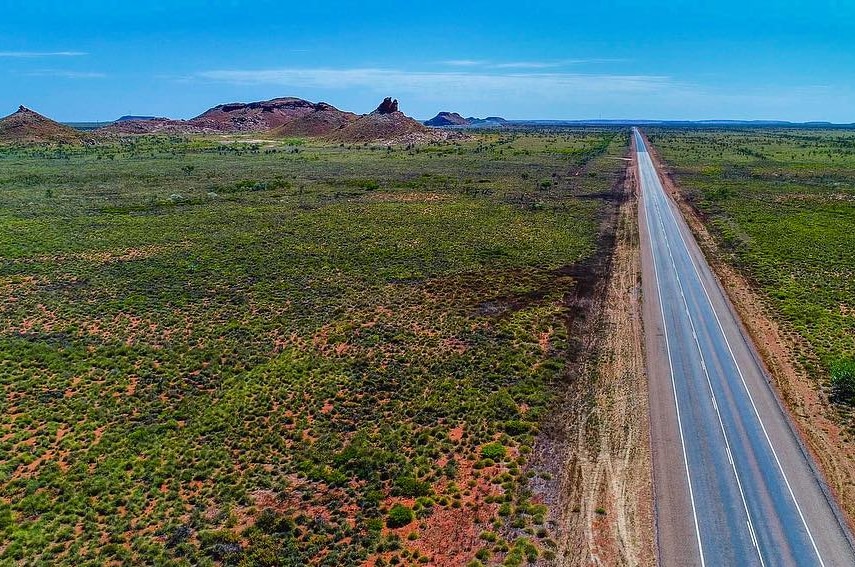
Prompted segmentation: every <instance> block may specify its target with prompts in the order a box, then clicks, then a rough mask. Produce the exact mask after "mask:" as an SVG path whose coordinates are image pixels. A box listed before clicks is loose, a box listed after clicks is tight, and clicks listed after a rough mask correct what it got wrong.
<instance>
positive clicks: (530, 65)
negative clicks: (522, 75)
mask: <svg viewBox="0 0 855 567" xmlns="http://www.w3.org/2000/svg"><path fill="white" fill-rule="evenodd" d="M571 63H575V61H574V62H571ZM571 63H565V62H558V61H556V62H546V61H512V62H510V63H497V64H495V65H491V67H493V68H494V69H550V68H555V67H562V66H564V65H569V64H571Z"/></svg>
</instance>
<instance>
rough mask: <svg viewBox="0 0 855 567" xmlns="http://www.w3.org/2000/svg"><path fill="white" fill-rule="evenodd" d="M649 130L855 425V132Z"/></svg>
mask: <svg viewBox="0 0 855 567" xmlns="http://www.w3.org/2000/svg"><path fill="white" fill-rule="evenodd" d="M646 131H647V133H648V135H649V137H650V140H651V142H653V144H654V145H655V147H656V148H657V150H658V151H659V152H660V154H661V155H662V158H663V159H664V160H665V161H666V162H667V163H668V164H669V166H671V167H672V168H673V171H674V174H675V177H676V178H677V181H678V183H679V185H680V187H681V188H682V189H684V190H685V193H686V196H687V198H688V199H689V201H690V202H691V203H692V204H693V206H694V207H695V208H696V209H697V210H698V211H699V212H700V213H701V214H702V216H703V218H704V219H705V221H706V224H707V226H708V227H709V228H710V229H711V231H712V233H713V235H714V237H715V238H716V239H717V241H718V243H719V245H720V247H721V249H722V250H723V251H725V253H726V254H727V257H728V260H729V261H730V262H731V263H733V264H734V265H736V266H737V267H738V268H740V270H741V271H742V272H743V273H744V274H746V275H747V276H748V277H749V278H750V279H751V280H752V281H753V282H754V283H755V284H756V286H757V287H758V289H760V290H761V291H762V292H763V294H764V296H765V297H766V298H767V299H768V301H769V303H770V305H771V306H772V307H773V309H774V311H775V312H776V313H777V315H778V316H779V317H780V319H781V320H783V321H785V322H786V324H787V325H788V326H789V327H790V328H792V329H793V330H794V331H795V332H796V333H798V335H799V337H801V338H802V339H804V341H806V344H807V346H808V348H806V349H803V350H802V351H800V352H799V353H798V358H799V360H798V362H799V363H800V364H801V365H802V366H803V367H804V368H805V369H806V370H808V372H809V373H811V374H812V375H813V376H814V378H816V379H817V380H820V381H821V382H822V384H824V387H825V388H826V389H827V391H828V393H829V397H830V398H831V399H832V400H834V401H836V402H838V403H839V404H840V407H839V409H840V410H841V412H842V414H844V415H847V414H849V419H850V420H851V418H852V416H851V410H849V409H848V408H847V405H848V406H851V405H852V404H853V403H855V393H853V392H855V385H853V384H855V379H853V378H852V376H853V368H855V286H853V282H855V272H853V269H855V230H853V229H855V131H852V130H843V129H840V130H820V129H798V130H796V129H759V128H752V129H744V130H735V129H728V130H715V129H710V130H702V129H692V130H655V129H647V130H646ZM850 425H851V422H850Z"/></svg>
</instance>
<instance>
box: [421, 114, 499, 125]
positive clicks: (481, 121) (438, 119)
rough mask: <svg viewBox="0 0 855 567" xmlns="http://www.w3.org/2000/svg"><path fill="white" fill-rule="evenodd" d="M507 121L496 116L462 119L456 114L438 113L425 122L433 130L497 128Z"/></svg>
mask: <svg viewBox="0 0 855 567" xmlns="http://www.w3.org/2000/svg"><path fill="white" fill-rule="evenodd" d="M506 122H507V120H505V119H504V118H500V117H498V116H488V117H487V118H475V117H473V116H470V117H469V118H463V117H462V116H461V115H460V114H458V113H456V112H440V113H439V114H437V115H436V116H434V117H433V118H431V119H430V120H426V121H425V125H426V126H432V127H434V128H443V127H447V126H499V125H502V124H505V123H506Z"/></svg>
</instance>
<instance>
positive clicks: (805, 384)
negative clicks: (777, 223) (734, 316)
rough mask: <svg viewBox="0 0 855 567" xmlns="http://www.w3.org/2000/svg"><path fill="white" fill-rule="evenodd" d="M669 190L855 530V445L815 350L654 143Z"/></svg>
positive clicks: (656, 161)
mask: <svg viewBox="0 0 855 567" xmlns="http://www.w3.org/2000/svg"><path fill="white" fill-rule="evenodd" d="M647 147H648V150H649V151H650V154H651V158H652V159H653V162H654V164H655V165H656V168H657V169H658V170H659V171H660V172H661V173H662V182H663V185H664V187H665V190H666V191H668V192H669V193H670V195H671V196H672V198H673V199H674V200H675V201H676V203H677V205H678V206H679V207H680V211H681V212H682V213H683V217H684V218H685V219H686V221H687V222H688V224H689V227H690V228H691V230H692V232H693V233H694V235H695V238H696V239H697V241H698V244H699V245H700V247H701V249H702V250H703V252H704V255H705V256H706V258H707V261H708V262H709V264H710V266H711V267H712V269H713V271H714V272H715V274H716V276H717V277H718V279H719V282H721V284H722V287H723V288H724V290H725V291H726V293H727V295H728V298H729V299H730V301H731V303H732V304H733V306H734V308H735V309H736V312H737V313H738V314H739V316H740V318H741V321H742V324H743V325H744V326H745V328H746V330H747V331H748V333H749V335H750V336H751V339H752V341H753V342H754V346H755V347H756V348H757V351H758V353H759V354H760V356H761V358H762V360H763V363H764V365H765V367H766V370H767V371H768V373H769V375H770V376H771V377H772V379H773V382H774V385H775V387H776V390H777V393H778V395H779V398H780V399H781V400H782V402H783V406H784V408H785V409H786V410H787V412H788V413H789V416H790V419H791V421H792V423H793V424H794V426H795V429H796V431H797V432H798V434H799V436H800V438H801V440H802V444H803V445H804V446H805V447H806V449H807V450H808V451H809V452H810V453H811V455H812V456H813V459H814V461H815V462H816V463H817V465H818V467H819V469H820V471H819V472H820V473H821V475H822V476H823V477H824V478H825V481H826V483H827V488H828V490H829V491H830V492H831V494H832V496H833V497H834V499H835V501H836V502H837V503H838V505H839V507H840V509H841V512H842V513H843V516H844V520H845V522H846V523H847V524H848V526H849V529H850V530H852V529H853V527H855V523H853V519H855V483H853V481H852V479H855V444H852V443H848V442H846V432H845V431H844V430H843V428H842V427H841V426H840V423H839V420H838V416H837V414H836V410H835V409H834V406H833V404H832V403H831V402H830V401H829V400H828V397H827V396H826V395H825V394H824V393H823V392H822V390H821V389H820V387H819V384H817V383H816V382H815V381H814V380H812V379H811V378H810V376H809V375H808V374H807V372H806V371H805V369H804V367H803V366H802V365H801V364H799V362H798V358H797V357H798V356H811V349H810V346H809V345H808V344H807V343H806V342H805V340H804V339H803V338H802V337H801V336H799V335H798V334H797V333H796V332H795V331H793V330H792V329H789V328H788V326H787V324H786V323H785V322H783V321H779V320H777V319H776V318H775V315H774V311H773V310H772V308H771V307H770V306H769V304H768V303H767V302H766V301H765V299H764V297H763V295H762V293H761V292H760V291H759V290H757V289H756V288H754V287H753V286H752V285H751V283H750V281H749V280H748V279H747V278H746V277H745V276H743V275H742V274H741V273H739V272H738V271H737V270H736V269H735V268H734V267H733V266H731V265H730V264H728V263H727V262H726V261H725V260H724V259H723V257H722V253H721V251H720V249H719V247H718V245H717V243H716V241H715V239H714V238H713V236H712V235H711V234H710V232H709V231H708V230H707V227H706V225H705V224H704V221H703V217H702V215H701V213H700V212H699V211H698V210H697V209H696V208H695V207H694V206H693V205H692V204H691V203H690V202H689V201H687V199H686V198H685V196H684V195H683V193H682V192H681V191H680V190H679V187H678V185H677V183H676V182H675V181H674V178H673V174H672V172H671V170H670V169H669V168H668V167H667V165H665V164H664V163H663V162H662V160H661V158H660V156H659V154H658V153H657V151H656V149H655V148H654V147H653V146H652V145H651V144H650V143H649V142H648V143H647Z"/></svg>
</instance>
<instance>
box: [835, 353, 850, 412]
mask: <svg viewBox="0 0 855 567" xmlns="http://www.w3.org/2000/svg"><path fill="white" fill-rule="evenodd" d="M831 391H832V395H833V396H834V398H835V399H836V400H838V401H840V402H844V403H849V404H851V403H853V402H855V360H840V361H838V362H836V363H834V364H833V365H832V366H831Z"/></svg>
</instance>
